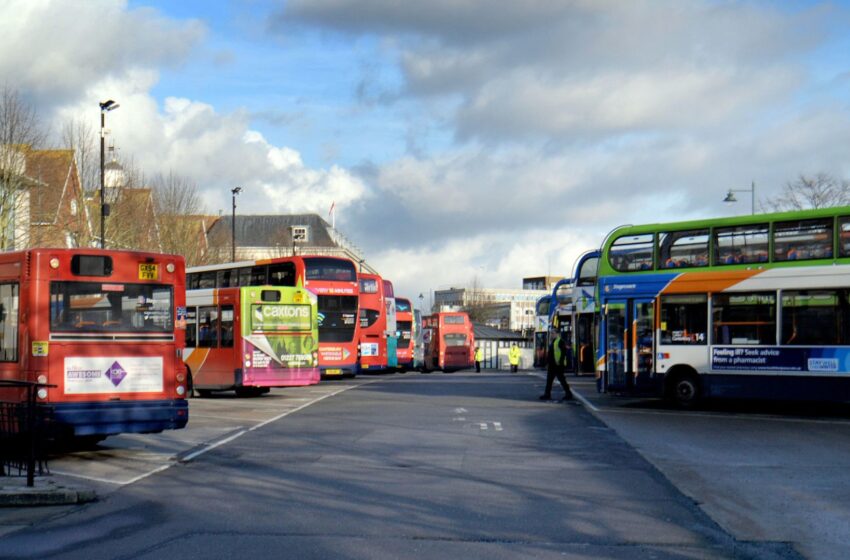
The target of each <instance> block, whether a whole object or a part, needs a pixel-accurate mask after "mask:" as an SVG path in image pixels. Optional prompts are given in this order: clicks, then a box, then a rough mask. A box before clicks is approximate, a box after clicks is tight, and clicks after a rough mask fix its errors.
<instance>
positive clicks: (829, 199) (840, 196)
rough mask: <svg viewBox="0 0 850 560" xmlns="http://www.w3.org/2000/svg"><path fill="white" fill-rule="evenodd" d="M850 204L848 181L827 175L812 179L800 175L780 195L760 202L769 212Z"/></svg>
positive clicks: (849, 185) (819, 175) (820, 174)
mask: <svg viewBox="0 0 850 560" xmlns="http://www.w3.org/2000/svg"><path fill="white" fill-rule="evenodd" d="M848 204H850V181H847V180H845V179H838V178H836V177H833V176H832V175H829V174H827V173H818V174H817V175H815V176H814V177H807V176H805V175H800V176H799V177H798V178H797V179H796V180H795V181H793V182H788V183H786V185H785V187H784V188H783V189H782V193H781V194H779V195H777V196H776V197H774V198H772V199H767V200H765V201H763V202H762V205H763V206H764V207H765V208H766V209H767V210H770V211H773V212H779V211H783V210H803V209H806V208H829V207H832V206H846V205H848Z"/></svg>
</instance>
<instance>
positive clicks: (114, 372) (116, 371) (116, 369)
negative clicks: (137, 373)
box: [104, 362, 127, 387]
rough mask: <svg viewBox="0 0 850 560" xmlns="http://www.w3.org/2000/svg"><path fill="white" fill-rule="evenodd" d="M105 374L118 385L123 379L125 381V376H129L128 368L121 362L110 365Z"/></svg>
mask: <svg viewBox="0 0 850 560" xmlns="http://www.w3.org/2000/svg"><path fill="white" fill-rule="evenodd" d="M104 375H106V378H107V379H109V380H110V381H112V384H113V385H115V386H116V387H118V384H119V383H121V381H123V380H124V378H125V377H127V370H125V369H124V368H122V367H121V364H119V363H118V362H115V363H114V364H112V365H111V366H109V369H108V370H106V373H105V374H104Z"/></svg>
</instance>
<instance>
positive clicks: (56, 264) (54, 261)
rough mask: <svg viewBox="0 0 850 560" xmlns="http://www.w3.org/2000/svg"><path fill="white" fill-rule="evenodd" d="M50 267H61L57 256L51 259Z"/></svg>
mask: <svg viewBox="0 0 850 560" xmlns="http://www.w3.org/2000/svg"><path fill="white" fill-rule="evenodd" d="M50 268H54V269H55V268H59V259H57V258H56V257H53V258H52V259H50Z"/></svg>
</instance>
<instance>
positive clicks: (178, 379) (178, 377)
mask: <svg viewBox="0 0 850 560" xmlns="http://www.w3.org/2000/svg"><path fill="white" fill-rule="evenodd" d="M184 379H186V377H185V376H184V375H183V374H182V373H178V374H177V381H178V382H179V383H183V380H184Z"/></svg>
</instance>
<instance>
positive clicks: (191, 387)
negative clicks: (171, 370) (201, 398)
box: [186, 368, 195, 399]
mask: <svg viewBox="0 0 850 560" xmlns="http://www.w3.org/2000/svg"><path fill="white" fill-rule="evenodd" d="M194 396H195V381H194V380H193V379H192V372H191V371H190V370H189V368H186V398H187V399H191V398H192V397H194Z"/></svg>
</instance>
